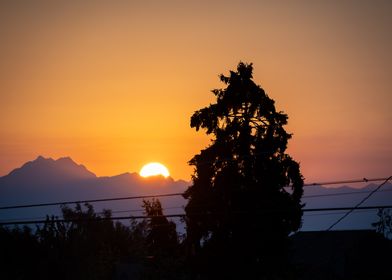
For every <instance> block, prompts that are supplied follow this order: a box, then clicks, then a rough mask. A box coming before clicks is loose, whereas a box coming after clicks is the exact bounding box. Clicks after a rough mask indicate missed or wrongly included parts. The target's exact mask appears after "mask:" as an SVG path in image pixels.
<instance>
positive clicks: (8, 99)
mask: <svg viewBox="0 0 392 280" xmlns="http://www.w3.org/2000/svg"><path fill="white" fill-rule="evenodd" d="M391 15H392V1H371V0H369V1H359V0H356V1H341V0H338V1H310V0H309V1H244V0H241V1H228V0H226V1H207V0H206V1H201V0H199V1H170V0H167V1H148V0H143V1H30V0H26V1H15V0H10V1H1V2H0V40H1V43H0V176H2V175H5V174H7V173H8V172H9V171H11V170H12V169H13V168H15V167H18V166H20V165H21V164H23V163H24V162H26V161H28V160H32V159H34V158H36V157H37V156H38V155H43V156H45V157H53V158H57V157H61V156H70V157H72V158H73V159H74V160H75V161H77V162H79V163H82V164H84V165H85V166H86V167H87V168H89V169H90V170H91V171H92V172H94V173H96V174H97V175H100V176H104V175H116V174H120V173H124V172H135V171H139V170H140V168H141V167H142V165H143V164H145V163H147V162H150V161H158V162H162V163H163V164H165V165H166V166H167V167H168V168H169V170H170V171H171V174H172V177H174V178H175V179H186V180H189V179H190V175H191V174H192V168H191V167H189V166H188V165H187V161H188V160H190V159H191V158H192V156H193V155H194V154H196V153H198V152H199V151H200V149H202V148H204V147H205V146H206V145H207V144H208V143H209V140H208V138H207V137H206V136H204V134H203V132H196V131H194V130H193V129H191V128H190V126H189V119H190V116H191V115H192V113H193V112H194V111H195V110H198V109H199V108H202V107H205V106H207V105H208V104H209V103H211V102H214V99H213V95H212V93H211V92H210V90H211V89H213V88H220V87H223V85H222V84H221V83H220V82H219V79H218V75H219V74H220V73H228V71H229V70H231V69H235V68H236V65H237V64H238V62H239V61H240V60H242V61H244V62H253V63H254V78H255V81H256V83H258V84H260V85H261V86H262V87H263V88H264V89H265V90H266V92H267V94H268V95H269V96H270V97H271V98H273V99H274V100H275V101H276V106H277V109H278V110H283V111H285V112H286V113H287V114H288V115H289V125H288V126H287V130H288V131H290V132H292V133H293V134H294V135H293V139H292V140H291V142H290V144H289V150H288V152H289V153H290V154H291V155H292V156H293V157H294V158H295V159H296V160H297V161H299V162H300V163H301V167H302V172H303V174H304V176H305V178H306V181H319V180H336V179H350V178H362V177H378V176H389V175H392V168H391V166H392V147H391V143H392V129H391V127H392V125H391V122H392V110H391V104H392V76H391V75H392V70H391V66H392V51H391V50H392V32H391V26H392V16H391Z"/></svg>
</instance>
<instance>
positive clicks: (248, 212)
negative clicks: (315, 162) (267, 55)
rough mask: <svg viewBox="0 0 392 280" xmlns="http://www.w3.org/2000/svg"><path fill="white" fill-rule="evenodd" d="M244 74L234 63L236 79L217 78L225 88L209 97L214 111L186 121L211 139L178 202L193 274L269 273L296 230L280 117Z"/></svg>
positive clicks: (298, 213)
mask: <svg viewBox="0 0 392 280" xmlns="http://www.w3.org/2000/svg"><path fill="white" fill-rule="evenodd" d="M252 71H253V67H252V64H245V63H242V62H240V63H239V64H238V67H237V71H236V72H234V71H230V75H229V76H224V75H221V76H220V79H221V81H222V82H223V83H224V84H225V85H226V88H224V89H214V90H212V92H213V93H214V95H215V96H216V99H217V100H216V103H214V104H211V105H210V106H208V107H206V108H203V109H200V110H198V111H196V112H195V113H194V114H193V115H192V117H191V127H193V128H195V129H196V130H197V131H198V130H199V129H204V130H206V133H207V134H208V135H212V136H213V138H212V143H211V145H209V146H208V147H207V148H205V149H203V150H201V152H200V153H199V154H197V155H195V156H194V157H193V158H192V159H191V160H190V162H189V163H190V165H192V166H194V167H195V169H194V174H193V176H192V180H193V184H192V186H190V187H189V188H188V190H187V191H186V193H185V195H184V197H185V198H187V199H189V202H188V204H187V206H186V208H185V211H186V222H187V242H188V244H189V245H190V249H191V252H192V254H193V255H194V257H195V258H194V259H193V260H194V261H195V262H196V265H195V266H196V267H204V268H205V269H207V270H208V271H207V272H208V273H213V272H214V271H215V272H217V273H218V274H219V275H221V276H222V273H224V272H225V271H226V272H227V273H228V274H230V275H231V274H232V273H233V272H237V273H240V274H242V273H243V272H244V271H247V272H249V273H258V274H260V275H261V274H265V272H266V271H267V270H268V269H269V270H270V271H273V270H275V269H277V268H278V267H279V265H280V264H282V263H284V261H283V256H284V251H285V249H286V248H287V239H288V235H289V233H290V232H293V231H296V230H298V229H299V227H300V225H301V217H302V206H303V205H301V203H300V200H301V196H302V193H303V177H302V175H301V173H300V169H299V164H298V163H297V162H295V161H294V160H293V159H292V158H291V157H290V156H289V155H288V154H286V153H285V151H286V148H287V143H288V140H289V139H290V138H291V135H290V134H288V133H287V132H286V131H285V129H284V128H283V126H284V125H286V124H287V118H288V117H287V115H286V114H284V113H283V112H278V111H276V109H275V105H274V101H273V100H272V99H271V98H269V97H268V96H267V94H266V93H265V92H264V90H263V89H262V88H261V87H260V86H258V85H256V84H255V83H254V82H253V80H252V78H253V77H252ZM287 186H291V188H286V187H287ZM233 268H238V269H233ZM259 270H260V271H259Z"/></svg>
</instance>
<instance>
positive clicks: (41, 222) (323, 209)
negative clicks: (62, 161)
mask: <svg viewBox="0 0 392 280" xmlns="http://www.w3.org/2000/svg"><path fill="white" fill-rule="evenodd" d="M386 208H392V205H377V206H362V207H359V206H357V207H336V208H308V209H303V210H302V211H303V212H323V211H342V210H352V211H354V210H370V209H386ZM237 214H243V215H247V216H249V214H248V213H246V212H239V213H237ZM193 215H196V216H197V215H207V214H204V213H200V214H193ZM154 217H165V218H185V217H186V215H185V214H168V215H157V216H116V217H98V218H97V219H52V220H50V219H49V220H47V219H45V220H35V221H14V222H2V223H0V226H5V225H25V224H44V223H46V222H52V221H53V222H60V223H61V222H63V223H66V222H98V221H108V220H133V219H136V220H137V219H151V218H154Z"/></svg>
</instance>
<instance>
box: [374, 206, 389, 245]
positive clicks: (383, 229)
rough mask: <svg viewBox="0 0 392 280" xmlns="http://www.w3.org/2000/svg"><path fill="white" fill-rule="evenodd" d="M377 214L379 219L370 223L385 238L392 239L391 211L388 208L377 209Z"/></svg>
mask: <svg viewBox="0 0 392 280" xmlns="http://www.w3.org/2000/svg"><path fill="white" fill-rule="evenodd" d="M377 216H378V218H379V220H378V221H377V222H375V223H372V226H373V227H375V228H376V231H377V232H379V233H381V234H382V235H384V236H385V238H388V239H392V213H391V211H390V210H389V209H383V208H381V209H379V210H378V213H377Z"/></svg>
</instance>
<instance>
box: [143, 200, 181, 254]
mask: <svg viewBox="0 0 392 280" xmlns="http://www.w3.org/2000/svg"><path fill="white" fill-rule="evenodd" d="M142 207H143V208H144V212H145V214H146V215H147V216H148V217H149V221H148V223H147V237H146V242H147V244H148V245H147V246H148V248H149V251H150V254H152V255H154V256H158V257H159V256H165V255H166V256H167V255H172V254H174V251H175V250H176V247H177V245H178V236H177V232H176V224H175V223H173V222H171V221H169V220H168V219H167V218H166V217H165V216H164V215H163V211H162V205H161V202H160V201H159V200H158V199H154V198H153V199H152V200H143V205H142Z"/></svg>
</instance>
